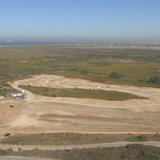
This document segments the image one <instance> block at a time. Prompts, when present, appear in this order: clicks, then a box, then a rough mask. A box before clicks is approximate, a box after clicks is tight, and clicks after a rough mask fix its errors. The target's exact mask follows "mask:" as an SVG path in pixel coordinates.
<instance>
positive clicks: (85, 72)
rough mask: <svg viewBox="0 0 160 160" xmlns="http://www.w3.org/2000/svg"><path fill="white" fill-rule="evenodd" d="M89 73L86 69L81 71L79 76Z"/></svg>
mask: <svg viewBox="0 0 160 160" xmlns="http://www.w3.org/2000/svg"><path fill="white" fill-rule="evenodd" d="M87 73H88V71H87V70H85V69H82V70H80V72H79V74H87Z"/></svg>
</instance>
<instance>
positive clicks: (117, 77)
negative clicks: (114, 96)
mask: <svg viewBox="0 0 160 160" xmlns="http://www.w3.org/2000/svg"><path fill="white" fill-rule="evenodd" d="M109 78H114V79H119V78H120V75H119V74H118V73H117V72H112V73H111V74H110V75H109Z"/></svg>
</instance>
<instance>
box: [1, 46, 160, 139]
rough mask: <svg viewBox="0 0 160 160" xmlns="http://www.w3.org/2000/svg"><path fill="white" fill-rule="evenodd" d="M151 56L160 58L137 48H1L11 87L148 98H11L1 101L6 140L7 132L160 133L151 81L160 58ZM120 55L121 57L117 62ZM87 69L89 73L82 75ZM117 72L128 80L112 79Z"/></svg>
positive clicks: (157, 91) (156, 97)
mask: <svg viewBox="0 0 160 160" xmlns="http://www.w3.org/2000/svg"><path fill="white" fill-rule="evenodd" d="M74 52H76V53H74ZM122 52H123V53H124V55H126V56H127V58H125V57H124V56H123V55H122ZM131 52H134V53H137V55H139V59H138V58H136V56H135V55H134V56H135V57H132V58H129V56H131V55H132V54H133V53H132V54H131ZM150 52H153V55H151V56H154V57H156V56H159V50H158V49H153V50H149V51H148V49H144V48H136V49H134V50H133V49H132V48H131V47H128V48H125V47H122V48H120V47H115V48H113V47H105V46H80V47H77V46H63V47H59V46H44V47H42V46H41V47H38V46H30V47H19V48H18V47H13V48H0V53H1V55H2V56H1V57H2V58H1V61H0V65H1V67H3V70H2V69H1V72H0V73H1V82H3V83H4V81H5V82H6V83H7V82H9V81H10V82H12V83H9V84H10V85H11V86H12V87H13V88H15V91H16V89H19V88H18V85H19V84H23V85H31V86H39V87H41V86H42V87H49V88H56V87H57V88H75V87H77V88H85V89H102V90H113V91H120V92H127V93H132V94H135V95H138V96H144V97H146V98H148V99H146V100H144V99H142V100H140V99H138V100H127V101H109V100H99V99H86V98H74V97H68V98H67V97H47V96H41V95H38V94H32V93H30V92H28V91H25V92H26V93H27V99H21V100H15V99H13V98H11V97H9V96H7V97H5V98H3V99H1V100H0V129H1V130H0V137H3V135H4V134H5V133H11V134H13V133H17V132H43V131H83V132H138V131H140V132H160V127H159V121H160V116H159V114H160V100H159V95H160V89H159V87H160V86H159V85H153V84H149V83H147V80H149V78H150V77H152V76H155V75H159V74H160V73H159V70H160V65H159V59H158V58H155V59H153V60H152V62H147V61H148V60H149V58H148V57H147V55H149V54H150ZM140 53H141V54H140ZM142 53H143V54H142ZM97 55H98V56H97ZM117 55H118V56H119V57H118V58H117V57H115V58H114V56H117ZM91 57H92V58H91ZM97 57H98V58H97ZM123 57H124V58H123ZM84 69H86V70H87V71H88V74H79V72H80V71H81V70H84ZM123 69H125V70H123ZM112 71H116V72H118V73H120V74H121V75H125V77H124V76H122V78H121V79H110V78H108V75H109V74H110V73H111V72H112ZM35 74H36V75H35ZM68 77H70V78H68ZM87 79H88V80H87ZM97 79H98V80H97ZM137 80H141V81H137ZM96 81H98V82H96ZM6 83H5V84H6ZM20 90H21V89H20ZM9 105H14V106H15V107H14V108H10V107H9Z"/></svg>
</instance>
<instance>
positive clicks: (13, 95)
mask: <svg viewBox="0 0 160 160" xmlns="http://www.w3.org/2000/svg"><path fill="white" fill-rule="evenodd" d="M10 96H11V97H13V98H15V99H21V98H24V95H23V93H21V92H20V93H13V94H10Z"/></svg>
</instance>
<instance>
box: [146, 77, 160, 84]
mask: <svg viewBox="0 0 160 160" xmlns="http://www.w3.org/2000/svg"><path fill="white" fill-rule="evenodd" d="M149 83H153V84H160V79H159V78H158V76H154V77H151V78H150V80H149Z"/></svg>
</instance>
